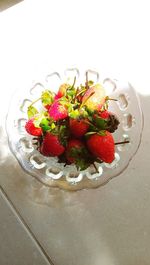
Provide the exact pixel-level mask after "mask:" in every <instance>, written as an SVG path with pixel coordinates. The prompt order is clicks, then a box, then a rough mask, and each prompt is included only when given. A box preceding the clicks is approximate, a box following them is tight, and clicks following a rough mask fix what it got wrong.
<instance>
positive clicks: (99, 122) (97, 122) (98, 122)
mask: <svg viewBox="0 0 150 265" xmlns="http://www.w3.org/2000/svg"><path fill="white" fill-rule="evenodd" d="M94 121H95V125H96V126H97V127H98V128H99V129H101V130H105V129H106V127H107V120H105V119H102V118H100V117H98V116H97V115H95V119H94Z"/></svg>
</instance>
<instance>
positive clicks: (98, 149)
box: [87, 131, 115, 163]
mask: <svg viewBox="0 0 150 265" xmlns="http://www.w3.org/2000/svg"><path fill="white" fill-rule="evenodd" d="M87 147H88V149H89V151H90V152H91V153H92V154H93V155H94V156H95V157H97V158H99V159H100V160H102V161H103V162H106V163H112V161H113V160H114V158H115V144H114V139H113V137H112V134H111V133H110V132H108V131H106V134H105V135H104V136H102V135H99V134H97V133H95V134H93V135H91V136H90V137H89V139H88V140H87Z"/></svg>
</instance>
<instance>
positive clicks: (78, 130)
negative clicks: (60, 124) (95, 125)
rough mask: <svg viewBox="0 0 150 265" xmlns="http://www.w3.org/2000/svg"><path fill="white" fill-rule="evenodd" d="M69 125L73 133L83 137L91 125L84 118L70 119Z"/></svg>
mask: <svg viewBox="0 0 150 265" xmlns="http://www.w3.org/2000/svg"><path fill="white" fill-rule="evenodd" d="M69 127H70V131H71V134H72V135H74V136H75V137H77V138H81V137H82V136H84V135H85V133H86V132H87V131H88V128H89V125H88V124H87V123H86V122H85V121H84V120H77V119H70V120H69Z"/></svg>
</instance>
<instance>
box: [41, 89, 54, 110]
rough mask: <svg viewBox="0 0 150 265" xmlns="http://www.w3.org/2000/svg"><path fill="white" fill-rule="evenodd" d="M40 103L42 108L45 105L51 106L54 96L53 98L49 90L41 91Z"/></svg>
mask: <svg viewBox="0 0 150 265" xmlns="http://www.w3.org/2000/svg"><path fill="white" fill-rule="evenodd" d="M41 101H42V104H43V105H44V106H45V105H51V104H52V102H53V101H54V96H53V94H52V92H51V91H49V90H45V91H43V92H42V95H41Z"/></svg>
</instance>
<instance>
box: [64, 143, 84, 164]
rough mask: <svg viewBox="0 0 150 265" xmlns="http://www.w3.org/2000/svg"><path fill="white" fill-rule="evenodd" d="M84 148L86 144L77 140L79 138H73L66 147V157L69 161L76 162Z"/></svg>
mask: <svg viewBox="0 0 150 265" xmlns="http://www.w3.org/2000/svg"><path fill="white" fill-rule="evenodd" d="M83 148H84V144H83V143H82V142H81V141H79V140H77V139H71V140H70V141H69V142H68V145H67V148H66V158H67V160H68V162H69V163H75V162H76V159H77V158H78V157H77V156H78V154H79V152H80V151H82V149H83Z"/></svg>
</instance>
